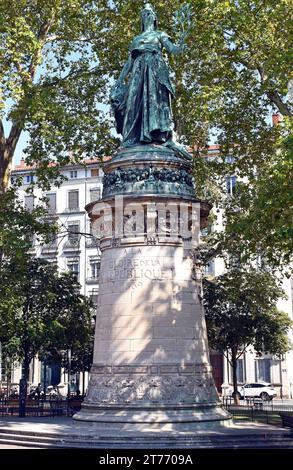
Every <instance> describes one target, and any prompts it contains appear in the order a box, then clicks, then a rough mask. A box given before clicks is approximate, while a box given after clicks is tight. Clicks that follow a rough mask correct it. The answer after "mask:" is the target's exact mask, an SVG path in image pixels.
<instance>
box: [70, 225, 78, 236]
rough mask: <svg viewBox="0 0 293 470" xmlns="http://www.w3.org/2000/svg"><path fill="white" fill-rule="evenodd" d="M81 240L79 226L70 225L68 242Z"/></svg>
mask: <svg viewBox="0 0 293 470" xmlns="http://www.w3.org/2000/svg"><path fill="white" fill-rule="evenodd" d="M78 238H79V224H70V225H68V240H77V239H78Z"/></svg>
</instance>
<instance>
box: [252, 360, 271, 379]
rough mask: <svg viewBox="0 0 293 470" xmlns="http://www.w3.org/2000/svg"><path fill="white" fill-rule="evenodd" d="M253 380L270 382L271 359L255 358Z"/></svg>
mask: <svg viewBox="0 0 293 470" xmlns="http://www.w3.org/2000/svg"><path fill="white" fill-rule="evenodd" d="M255 380H256V381H257V382H259V381H262V382H271V360H270V359H256V360H255Z"/></svg>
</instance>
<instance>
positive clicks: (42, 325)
mask: <svg viewBox="0 0 293 470" xmlns="http://www.w3.org/2000/svg"><path fill="white" fill-rule="evenodd" d="M9 268H10V269H11V268H12V266H11V265H9V266H8V267H7V269H1V271H0V284H1V285H3V284H4V285H6V284H7V282H6V281H7V272H8V271H9ZM13 275H14V281H13V284H10V286H7V294H8V292H9V296H11V297H12V299H14V304H13V305H12V306H11V304H9V308H7V305H6V303H5V302H1V303H0V341H1V343H2V347H3V352H4V353H5V354H6V355H7V354H10V355H12V356H13V357H16V358H17V359H18V360H20V361H23V363H24V369H25V374H26V377H27V374H28V366H29V363H30V361H31V360H32V359H33V357H35V356H36V355H37V354H39V355H40V357H42V356H45V355H50V353H52V352H54V351H58V350H61V349H67V348H70V347H72V348H73V349H78V348H80V347H81V345H82V344H84V343H86V342H87V340H88V336H89V335H91V333H92V328H91V314H92V309H91V303H90V302H89V300H88V299H87V298H86V297H84V296H82V295H81V294H80V292H79V289H80V286H79V284H78V283H77V282H76V281H75V279H74V277H73V276H72V275H71V274H68V273H62V274H60V273H58V271H57V267H56V266H55V265H54V264H51V263H48V262H46V261H44V260H41V259H32V260H30V259H27V261H26V262H24V263H22V264H21V265H15V266H14V269H13Z"/></svg>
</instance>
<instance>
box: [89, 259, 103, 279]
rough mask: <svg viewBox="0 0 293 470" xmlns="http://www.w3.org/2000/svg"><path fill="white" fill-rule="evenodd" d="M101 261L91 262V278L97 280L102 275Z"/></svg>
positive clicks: (94, 260) (93, 260)
mask: <svg viewBox="0 0 293 470" xmlns="http://www.w3.org/2000/svg"><path fill="white" fill-rule="evenodd" d="M100 265H101V263H100V260H97V259H92V260H90V277H91V278H92V279H97V278H98V277H99V274H100Z"/></svg>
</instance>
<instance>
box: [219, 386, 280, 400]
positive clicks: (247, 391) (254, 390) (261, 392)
mask: <svg viewBox="0 0 293 470" xmlns="http://www.w3.org/2000/svg"><path fill="white" fill-rule="evenodd" d="M227 392H228V393H227V394H226V396H234V392H233V387H229V389H228V391H227ZM237 393H238V396H239V398H251V397H253V398H262V399H263V400H272V399H273V398H274V397H276V396H277V392H276V390H275V389H274V387H273V386H272V385H271V384H270V383H268V382H252V383H249V384H245V385H239V386H238V392H237Z"/></svg>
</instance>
